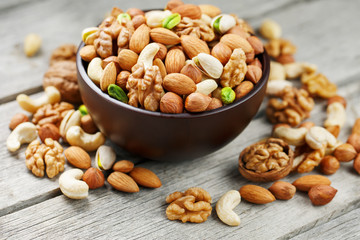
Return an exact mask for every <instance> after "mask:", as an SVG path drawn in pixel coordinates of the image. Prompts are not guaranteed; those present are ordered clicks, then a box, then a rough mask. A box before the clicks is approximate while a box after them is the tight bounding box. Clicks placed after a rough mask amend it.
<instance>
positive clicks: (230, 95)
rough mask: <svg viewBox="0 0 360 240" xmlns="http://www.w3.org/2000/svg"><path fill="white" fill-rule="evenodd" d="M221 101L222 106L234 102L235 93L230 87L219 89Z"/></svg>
mask: <svg viewBox="0 0 360 240" xmlns="http://www.w3.org/2000/svg"><path fill="white" fill-rule="evenodd" d="M221 100H222V102H223V103H224V104H230V103H232V102H233V101H234V100H235V92H234V90H232V88H231V87H224V88H223V89H221Z"/></svg>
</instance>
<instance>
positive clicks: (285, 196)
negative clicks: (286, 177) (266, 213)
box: [269, 181, 296, 200]
mask: <svg viewBox="0 0 360 240" xmlns="http://www.w3.org/2000/svg"><path fill="white" fill-rule="evenodd" d="M269 191H270V192H271V193H272V194H273V195H274V196H275V198H276V199H279V200H289V199H291V198H293V197H294V195H295V192H296V187H295V186H294V185H292V184H291V183H288V182H284V181H277V182H274V183H273V185H271V187H270V188H269Z"/></svg>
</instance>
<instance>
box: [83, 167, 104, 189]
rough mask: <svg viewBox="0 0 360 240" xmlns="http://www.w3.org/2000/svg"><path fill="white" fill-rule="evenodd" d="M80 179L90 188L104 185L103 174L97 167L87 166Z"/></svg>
mask: <svg viewBox="0 0 360 240" xmlns="http://www.w3.org/2000/svg"><path fill="white" fill-rule="evenodd" d="M82 180H83V181H84V182H86V184H87V185H88V186H89V188H90V189H96V188H100V187H102V186H104V184H105V177H104V174H103V173H102V172H101V171H100V170H99V169H97V168H93V167H91V168H89V169H88V170H86V172H85V173H84V175H83V176H82Z"/></svg>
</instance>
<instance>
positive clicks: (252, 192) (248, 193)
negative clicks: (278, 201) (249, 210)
mask: <svg viewBox="0 0 360 240" xmlns="http://www.w3.org/2000/svg"><path fill="white" fill-rule="evenodd" d="M239 191H240V195H241V198H243V199H245V200H246V201H248V202H251V203H256V204H266V203H271V202H273V201H275V197H274V195H272V193H271V192H270V191H269V190H267V189H266V188H263V187H260V186H256V185H251V184H249V185H245V186H242V187H241V188H240V190H239Z"/></svg>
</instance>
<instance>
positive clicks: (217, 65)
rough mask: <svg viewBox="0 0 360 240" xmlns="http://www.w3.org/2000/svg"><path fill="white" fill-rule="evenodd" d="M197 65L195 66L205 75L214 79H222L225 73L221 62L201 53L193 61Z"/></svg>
mask: <svg viewBox="0 0 360 240" xmlns="http://www.w3.org/2000/svg"><path fill="white" fill-rule="evenodd" d="M192 60H193V61H194V63H195V66H196V67H198V68H199V69H200V71H202V72H203V73H204V74H206V75H208V76H209V77H211V78H213V79H218V78H220V76H221V74H222V72H223V65H222V64H221V62H220V61H219V60H218V59H217V58H215V57H213V56H211V55H210V54H206V53H199V54H198V55H197V56H196V57H193V59H192Z"/></svg>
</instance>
